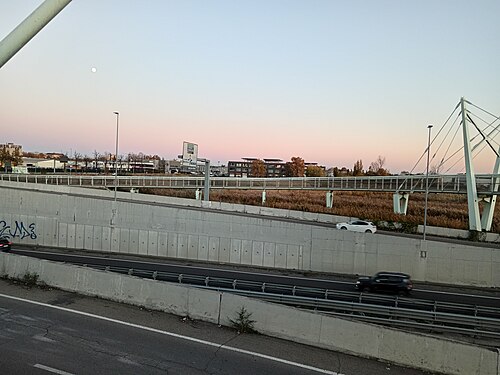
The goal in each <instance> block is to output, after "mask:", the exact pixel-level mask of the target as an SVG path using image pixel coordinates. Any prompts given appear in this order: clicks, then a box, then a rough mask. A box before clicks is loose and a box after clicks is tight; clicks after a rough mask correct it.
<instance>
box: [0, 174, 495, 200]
mask: <svg viewBox="0 0 500 375" xmlns="http://www.w3.org/2000/svg"><path fill="white" fill-rule="evenodd" d="M475 177H476V189H477V192H478V194H481V195H494V194H498V193H499V184H498V183H497V182H496V181H497V179H498V178H500V175H498V174H477V175H476V176H475ZM0 180H2V181H13V182H25V183H36V184H46V185H62V186H64V185H66V186H81V187H94V188H107V189H114V188H115V186H116V187H117V188H123V189H131V188H168V189H202V188H204V186H205V177H188V176H175V177H174V176H157V175H155V176H113V175H78V174H73V175H71V174H64V175H57V174H53V175H50V174H43V175H36V174H15V173H14V174H9V173H7V174H0ZM209 184H210V188H212V189H243V190H246V189H253V190H329V191H342V190H344V191H352V190H360V191H384V192H405V193H413V192H425V191H426V189H428V192H430V193H460V194H466V193H467V181H466V176H465V175H464V174H458V175H431V176H429V178H428V179H427V177H426V176H425V175H397V176H357V177H352V176H350V177H348V176H345V177H280V178H255V177H251V178H241V177H210V179H209Z"/></svg>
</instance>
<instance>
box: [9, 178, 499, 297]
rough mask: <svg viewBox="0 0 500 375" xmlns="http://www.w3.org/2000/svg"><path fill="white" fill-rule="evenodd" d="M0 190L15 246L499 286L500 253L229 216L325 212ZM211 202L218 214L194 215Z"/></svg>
mask: <svg viewBox="0 0 500 375" xmlns="http://www.w3.org/2000/svg"><path fill="white" fill-rule="evenodd" d="M51 189H52V190H51ZM0 190H1V191H0V197H1V198H0V235H5V234H7V235H9V236H11V237H12V240H13V242H14V243H16V244H17V243H21V244H27V245H39V246H49V247H59V248H69V249H85V250H90V251H99V252H113V253H121V254H138V255H148V256H153V257H158V256H160V257H172V258H182V259H192V260H199V261H209V262H216V263H232V264H239V265H250V266H255V267H268V268H280V269H294V270H301V271H313V272H326V273H341V274H373V273H375V272H377V271H381V270H385V271H399V272H405V273H409V274H411V275H412V276H413V278H414V279H415V280H417V281H426V282H434V283H444V284H458V285H471V286H482V287H500V273H499V272H497V270H498V269H500V248H485V247H478V246H474V243H471V244H470V245H462V244H455V243H445V242H437V241H429V240H428V241H422V240H421V239H412V238H404V237H397V236H390V235H384V234H375V235H366V234H364V233H353V232H348V231H340V230H336V229H334V228H333V227H331V226H318V225H313V224H310V223H298V222H291V221H284V220H274V219H273V218H271V217H270V216H244V215H239V214H237V213H236V212H237V211H239V212H246V213H249V212H251V213H254V214H255V215H260V214H262V213H265V214H266V215H271V214H273V213H275V214H276V216H285V217H288V218H290V217H297V218H298V217H300V218H306V217H307V218H308V220H316V221H322V222H326V221H327V218H325V217H324V216H327V217H329V219H330V220H332V216H330V215H319V214H308V213H303V212H297V211H288V210H273V209H270V208H262V207H253V206H244V205H226V204H221V203H214V202H204V203H203V202H202V201H201V202H200V201H196V200H194V199H192V200H191V199H176V198H169V197H158V196H144V195H141V194H134V193H123V192H119V193H118V202H117V207H116V208H117V215H116V217H114V216H113V211H114V210H113V206H114V203H113V192H106V191H95V192H94V191H91V189H85V188H73V187H71V188H70V187H67V186H44V185H34V184H17V183H6V182H0ZM173 202H175V205H174V204H173ZM212 203H213V204H212ZM212 205H213V206H218V207H224V211H221V210H207V209H201V210H200V209H194V208H199V207H205V208H207V207H211V206H212ZM228 207H229V208H228ZM226 208H228V209H230V210H231V211H230V212H228V211H225V209H226Z"/></svg>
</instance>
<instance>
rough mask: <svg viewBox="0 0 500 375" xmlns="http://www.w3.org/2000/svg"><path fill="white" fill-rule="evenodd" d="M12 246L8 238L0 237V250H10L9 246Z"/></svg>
mask: <svg viewBox="0 0 500 375" xmlns="http://www.w3.org/2000/svg"><path fill="white" fill-rule="evenodd" d="M11 246H12V242H10V241H9V239H8V238H5V237H3V238H0V250H1V251H10V247H11Z"/></svg>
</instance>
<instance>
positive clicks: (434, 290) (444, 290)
mask: <svg viewBox="0 0 500 375" xmlns="http://www.w3.org/2000/svg"><path fill="white" fill-rule="evenodd" d="M12 252H13V253H16V254H19V255H27V256H34V257H40V258H44V259H49V260H54V261H61V262H64V261H67V262H70V263H75V264H101V265H104V266H106V265H112V266H116V267H118V266H119V267H124V268H127V269H136V270H137V269H146V270H151V271H162V272H170V273H178V274H186V275H187V274H189V275H197V276H203V277H206V276H209V277H220V278H227V279H231V280H235V279H237V280H246V281H254V282H259V283H264V282H265V283H268V284H269V283H275V284H283V285H290V286H293V285H296V286H302V287H307V288H319V289H330V290H337V291H350V292H353V291H354V280H355V278H345V277H336V276H335V275H319V274H314V273H308V275H307V276H304V275H301V274H300V273H298V272H295V273H294V272H293V271H286V274H283V272H284V271H276V270H274V271H273V270H264V269H252V268H244V267H234V266H230V265H225V266H224V267H221V266H216V265H212V264H210V265H208V264H186V263H184V264H182V263H180V262H173V261H171V260H165V259H153V258H149V259H148V258H142V259H140V258H139V257H127V256H116V255H106V254H102V255H100V254H95V253H94V254H89V253H84V252H80V253H77V252H74V251H73V252H71V253H70V252H61V251H55V250H53V249H31V248H21V247H18V246H16V247H15V248H14V249H12ZM412 298H415V299H420V300H427V301H432V302H434V301H439V302H447V303H457V304H466V305H470V306H487V307H494V308H500V290H498V289H485V288H483V289H480V288H464V287H454V286H443V285H431V284H418V283H417V284H415V286H414V290H413V292H412Z"/></svg>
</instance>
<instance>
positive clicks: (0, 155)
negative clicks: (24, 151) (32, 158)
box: [0, 146, 23, 170]
mask: <svg viewBox="0 0 500 375" xmlns="http://www.w3.org/2000/svg"><path fill="white" fill-rule="evenodd" d="M22 162H23V157H22V155H21V152H20V151H19V149H18V148H16V149H14V151H13V152H9V150H8V149H7V147H1V146H0V164H2V165H3V166H4V168H5V170H7V167H11V166H16V165H18V164H22Z"/></svg>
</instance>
